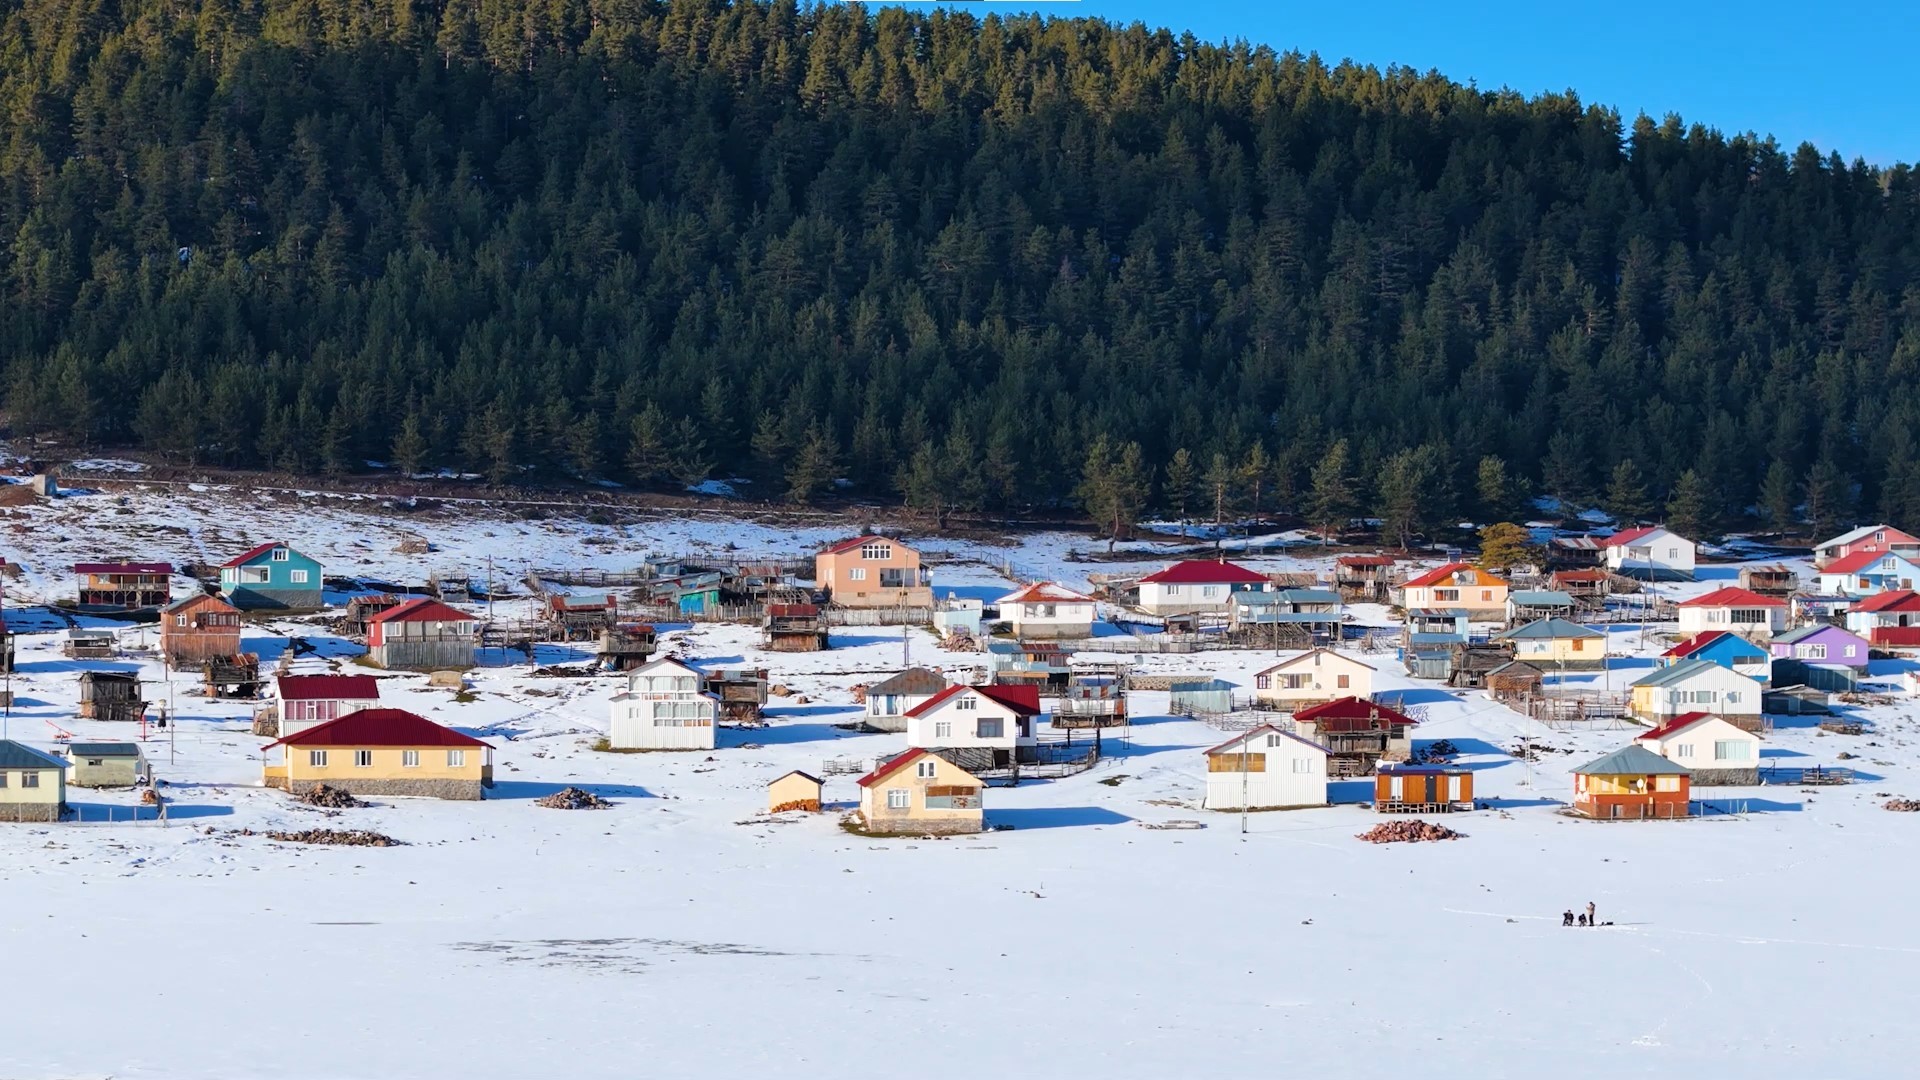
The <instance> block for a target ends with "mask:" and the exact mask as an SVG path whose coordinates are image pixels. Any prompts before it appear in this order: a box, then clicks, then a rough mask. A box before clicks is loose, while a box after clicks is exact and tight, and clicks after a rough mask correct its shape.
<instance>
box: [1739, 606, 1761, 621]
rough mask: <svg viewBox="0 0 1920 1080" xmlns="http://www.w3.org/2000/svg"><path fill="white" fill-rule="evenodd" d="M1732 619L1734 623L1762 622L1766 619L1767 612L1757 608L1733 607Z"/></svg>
mask: <svg viewBox="0 0 1920 1080" xmlns="http://www.w3.org/2000/svg"><path fill="white" fill-rule="evenodd" d="M1732 621H1733V622H1736V623H1763V622H1766V621H1767V613H1766V612H1765V611H1762V610H1761V609H1759V608H1734V609H1733V619H1732Z"/></svg>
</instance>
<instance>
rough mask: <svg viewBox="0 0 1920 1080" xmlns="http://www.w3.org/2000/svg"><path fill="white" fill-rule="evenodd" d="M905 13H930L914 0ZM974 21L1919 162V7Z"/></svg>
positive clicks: (1284, 12) (1281, 2)
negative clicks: (1291, 52) (1590, 107)
mask: <svg viewBox="0 0 1920 1080" xmlns="http://www.w3.org/2000/svg"><path fill="white" fill-rule="evenodd" d="M911 6H914V7H927V6H931V5H928V4H924V3H916V4H912V5H911ZM949 6H955V7H965V8H967V9H968V10H971V11H975V12H980V13H987V12H993V11H1001V12H1007V11H1025V10H1032V11H1040V12H1043V13H1047V14H1054V15H1061V16H1073V15H1093V16H1099V17H1101V18H1107V19H1114V20H1118V21H1121V22H1136V21H1138V22H1145V23H1147V24H1149V25H1153V26H1168V27H1171V28H1173V29H1175V30H1191V31H1193V33H1194V34H1195V35H1196V36H1198V37H1201V38H1203V39H1206V40H1209V41H1221V40H1224V39H1229V38H1234V37H1244V38H1246V39H1247V40H1249V41H1252V42H1255V43H1259V44H1265V45H1271V46H1273V47H1274V48H1276V49H1279V50H1282V51H1285V50H1288V49H1299V50H1300V51H1302V52H1318V53H1319V54H1320V55H1321V56H1322V57H1324V58H1326V59H1327V60H1329V61H1337V60H1340V59H1342V58H1349V57H1350V58H1352V59H1354V60H1356V61H1359V62H1361V63H1367V64H1373V65H1376V66H1381V67H1384V66H1386V65H1388V64H1403V65H1406V66H1409V67H1414V68H1418V69H1420V70H1423V71H1424V70H1426V69H1428V68H1438V69H1439V70H1440V71H1441V73H1443V74H1445V75H1447V76H1448V77H1450V78H1453V79H1457V80H1459V81H1462V82H1469V81H1470V82H1473V83H1475V84H1477V85H1479V86H1481V87H1482V88H1494V87H1500V86H1510V87H1513V88H1514V89H1516V90H1520V91H1523V92H1525V93H1528V94H1535V93H1539V92H1540V91H1543V90H1556V91H1557V90H1568V89H1571V90H1574V91H1577V92H1578V93H1579V95H1580V98H1581V100H1582V101H1589V102H1598V103H1600V104H1604V105H1611V106H1614V107H1616V108H1618V109H1619V110H1620V112H1621V113H1622V115H1624V116H1626V117H1628V118H1631V117H1632V116H1633V115H1634V114H1636V113H1639V112H1646V113H1648V114H1649V115H1652V116H1654V117H1656V118H1658V117H1661V116H1664V115H1665V114H1667V113H1669V112H1677V113H1679V114H1680V115H1681V117H1682V118H1684V119H1685V120H1686V121H1687V122H1688V123H1701V124H1706V125H1708V126H1709V127H1716V128H1719V129H1721V130H1722V131H1728V132H1736V131H1757V132H1759V133H1761V134H1763V135H1765V134H1771V135H1773V136H1775V137H1776V138H1777V139H1779V141H1780V142H1781V143H1782V144H1784V145H1785V146H1787V147H1788V148H1789V149H1791V148H1792V147H1795V146H1797V145H1799V144H1800V143H1801V142H1812V143H1813V144H1814V145H1816V146H1818V147H1820V149H1821V150H1822V151H1823V152H1825V151H1831V150H1838V151H1839V152H1840V154H1841V156H1842V157H1844V158H1846V159H1847V160H1849V161H1851V160H1852V159H1854V158H1855V157H1864V158H1866V159H1867V160H1868V161H1871V162H1874V163H1876V164H1882V165H1886V164H1892V163H1893V162H1895V161H1907V162H1913V161H1920V73H1916V72H1915V71H1914V70H1913V67H1912V65H1913V52H1914V48H1915V45H1916V44H1920V2H1916V0H1906V2H1904V3H1901V2H1886V0H1869V2H1866V3H1853V4H1842V3H1825V4H1800V3H1785V2H1781V0H1749V2H1746V3H1725V2H1721V0H1712V2H1708V3H1701V2H1698V0H1694V2H1688V0H1667V2H1665V3H1653V2H1649V0H1617V2H1615V3H1611V4H1605V5H1601V4H1588V3H1581V4H1555V3H1551V2H1541V0H1532V2H1529V3H1517V2H1512V0H1472V2H1464V3H1463V2H1459V0H1455V2H1453V3H1437V2H1432V0H1428V2H1417V0H1346V2H1336V3H1326V2H1320V3H1298V2H1288V0H1064V2H1052V3H1047V2H1034V0H1005V2H979V0H974V2H964V3H954V4H951V5H949Z"/></svg>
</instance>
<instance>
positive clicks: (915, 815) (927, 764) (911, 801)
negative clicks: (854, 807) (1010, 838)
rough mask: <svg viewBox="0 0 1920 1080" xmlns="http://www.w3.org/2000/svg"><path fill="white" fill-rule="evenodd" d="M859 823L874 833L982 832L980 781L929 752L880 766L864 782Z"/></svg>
mask: <svg viewBox="0 0 1920 1080" xmlns="http://www.w3.org/2000/svg"><path fill="white" fill-rule="evenodd" d="M859 785H860V823H861V825H862V826H863V827H865V829H866V831H868V832H873V833H905V834H907V835H910V836H925V835H930V834H931V835H943V836H944V835H951V834H956V833H977V832H979V831H980V830H981V829H982V828H984V827H985V826H986V811H985V809H984V807H983V800H982V799H981V793H982V792H984V791H985V790H986V784H985V783H984V782H983V781H981V780H980V778H979V777H977V776H974V775H973V774H972V773H970V772H968V771H967V770H965V769H963V768H961V767H960V766H958V765H955V764H954V763H953V762H951V761H948V760H947V759H946V758H943V757H941V756H940V755H939V754H935V753H931V752H929V751H926V750H921V749H917V748H916V749H913V750H909V751H907V752H906V753H904V754H901V755H899V756H897V757H893V758H889V759H887V760H886V761H883V762H881V763H880V765H879V766H878V767H876V768H875V769H874V770H873V771H872V772H870V773H868V774H867V775H865V776H863V777H861V778H860V780H859Z"/></svg>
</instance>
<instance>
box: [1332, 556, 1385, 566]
mask: <svg viewBox="0 0 1920 1080" xmlns="http://www.w3.org/2000/svg"><path fill="white" fill-rule="evenodd" d="M1395 561H1396V560H1395V559H1394V557H1393V556H1391V555H1342V556H1340V557H1339V558H1338V559H1335V560H1334V562H1337V563H1339V564H1340V565H1341V566H1392V565H1393V564H1394V562H1395Z"/></svg>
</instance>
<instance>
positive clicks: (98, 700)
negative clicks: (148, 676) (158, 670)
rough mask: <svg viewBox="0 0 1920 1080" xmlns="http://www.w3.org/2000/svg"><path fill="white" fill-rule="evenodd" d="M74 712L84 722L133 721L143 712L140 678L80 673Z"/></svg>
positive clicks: (125, 673) (116, 673) (126, 673)
mask: <svg viewBox="0 0 1920 1080" xmlns="http://www.w3.org/2000/svg"><path fill="white" fill-rule="evenodd" d="M78 711H79V714H80V717H81V719H84V720H114V721H129V722H137V721H138V720H139V719H140V718H141V717H143V716H145V715H146V712H147V703H146V702H145V701H142V700H141V698H140V676H138V675H135V674H134V673H132V672H130V671H83V672H81V673H80V708H79V710H78Z"/></svg>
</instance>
